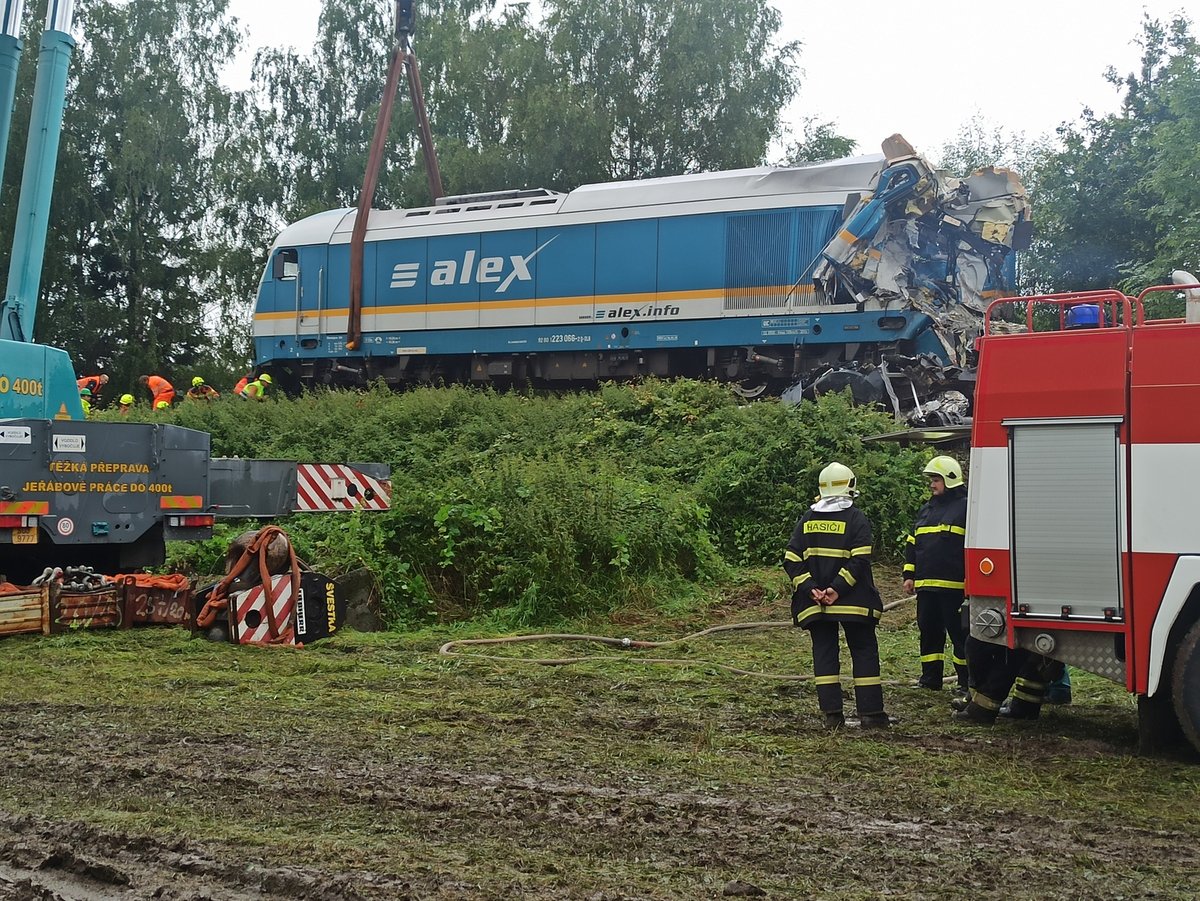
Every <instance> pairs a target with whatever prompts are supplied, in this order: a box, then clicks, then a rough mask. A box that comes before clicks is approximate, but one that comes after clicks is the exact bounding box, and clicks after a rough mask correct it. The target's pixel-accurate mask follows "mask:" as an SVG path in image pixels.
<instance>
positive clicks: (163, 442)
mask: <svg viewBox="0 0 1200 901" xmlns="http://www.w3.org/2000/svg"><path fill="white" fill-rule="evenodd" d="M72 7H73V2H72V0H48V2H47V10H46V20H45V29H44V30H43V32H42V37H41V46H40V51H39V60H38V67H37V79H36V85H35V88H34V98H33V107H32V112H31V115H30V129H29V140H28V144H27V147H26V152H25V163H24V171H23V174H22V180H21V192H20V198H19V201H18V209H17V219H16V225H15V229H14V238H13V250H12V257H11V259H10V263H9V274H8V284H7V287H6V289H5V293H4V296H3V300H2V301H0V574H2V575H6V576H7V577H8V578H9V579H10V580H12V581H15V582H19V583H28V582H29V581H30V580H31V579H32V577H33V576H34V575H35V574H36V573H38V572H41V571H42V570H43V569H44V568H45V567H46V566H69V565H79V564H89V565H92V566H93V567H95V568H97V569H98V570H100V571H106V572H131V571H133V570H135V569H138V568H141V567H145V566H153V565H157V564H159V563H161V562H162V561H163V560H164V558H165V553H166V548H165V542H166V541H171V540H176V541H189V540H200V539H204V538H208V537H210V536H211V535H212V529H213V524H214V520H215V519H216V518H217V517H222V516H225V517H274V516H280V515H284V514H287V513H290V512H300V511H310V512H317V511H336V510H356V509H366V510H378V509H384V508H386V507H387V506H388V503H389V499H390V485H389V483H388V476H389V474H390V473H389V470H388V468H387V467H386V466H383V465H377V464H353V465H350V464H345V465H343V464H333V465H318V464H312V465H306V464H299V463H296V462H294V461H289V460H244V459H220V458H213V457H212V455H211V441H210V436H209V435H208V434H207V433H204V432H200V431H197V430H195V429H186V428H182V427H179V426H175V425H170V424H138V423H104V422H89V421H87V420H86V419H85V416H84V411H83V407H82V405H81V403H80V398H79V392H78V387H77V385H76V377H75V370H74V367H73V366H72V364H71V360H70V357H69V356H68V355H67V353H66V352H64V351H63V350H61V349H58V348H54V347H49V346H46V345H44V344H38V343H35V342H34V341H33V326H34V314H35V312H36V310H37V299H38V291H39V288H40V282H41V270H42V261H43V256H44V253H45V244H46V232H47V227H48V223H49V215H50V204H51V199H52V193H53V186H54V173H55V166H56V161H57V156H58V145H59V137H60V135H61V131H62V122H63V112H64V108H65V105H66V86H67V70H68V67H69V65H70V60H71V53H72V51H73V50H74V47H75V41H74V39H73V38H72V37H71V34H70V31H71V24H72V12H73V10H72ZM23 12H24V0H4V2H3V20H2V26H3V34H2V35H0V177H2V176H3V163H4V155H3V151H4V149H5V148H6V147H7V145H8V130H9V124H10V119H11V110H12V107H13V99H14V96H15V92H16V78H17V68H18V63H19V61H20V56H21V51H22V44H21V40H20V26H21V21H22V18H23Z"/></svg>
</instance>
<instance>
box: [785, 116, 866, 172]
mask: <svg viewBox="0 0 1200 901" xmlns="http://www.w3.org/2000/svg"><path fill="white" fill-rule="evenodd" d="M857 147H858V143H857V142H856V141H854V140H852V139H850V138H847V137H843V136H842V135H840V134H838V132H837V126H836V125H835V124H834V123H832V122H818V121H817V120H816V119H813V118H811V117H810V118H806V119H803V120H802V121H801V123H800V136H799V137H798V138H796V139H795V140H794V141H792V142H791V143H790V144H788V148H787V152H786V154H785V155H784V165H787V166H799V165H801V164H803V163H821V162H824V161H825V160H837V159H841V158H843V157H847V156H850V155H851V154H852V153H854V151H855V150H856V149H857Z"/></svg>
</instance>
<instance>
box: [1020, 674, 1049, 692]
mask: <svg viewBox="0 0 1200 901" xmlns="http://www.w3.org/2000/svg"><path fill="white" fill-rule="evenodd" d="M1017 685H1018V686H1020V687H1021V688H1032V689H1033V690H1034V691H1045V690H1046V683H1045V682H1035V681H1034V680H1033V679H1023V678H1021V677H1020V676H1018V677H1017Z"/></svg>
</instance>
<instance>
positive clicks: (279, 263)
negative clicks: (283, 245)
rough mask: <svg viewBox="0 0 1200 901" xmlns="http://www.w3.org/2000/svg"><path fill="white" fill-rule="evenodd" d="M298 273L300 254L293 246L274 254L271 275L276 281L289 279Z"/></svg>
mask: <svg viewBox="0 0 1200 901" xmlns="http://www.w3.org/2000/svg"><path fill="white" fill-rule="evenodd" d="M299 274H300V254H299V252H298V251H297V250H296V249H295V248H288V249H286V250H281V251H279V252H278V253H276V254H275V260H274V262H273V263H272V269H271V276H272V277H273V278H274V279H275V280H276V281H289V280H291V279H294V278H296V277H297V276H298V275H299Z"/></svg>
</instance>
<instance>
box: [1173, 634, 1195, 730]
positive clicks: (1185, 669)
mask: <svg viewBox="0 0 1200 901" xmlns="http://www.w3.org/2000/svg"><path fill="white" fill-rule="evenodd" d="M1171 696H1172V699H1173V700H1174V703H1175V715H1176V716H1177V717H1179V725H1180V726H1181V727H1182V728H1183V734H1184V735H1186V736H1187V738H1188V741H1190V742H1191V743H1192V747H1193V748H1195V749H1196V750H1197V751H1200V623H1194V624H1193V625H1192V627H1191V628H1190V629H1188V631H1187V634H1185V635H1184V636H1183V641H1182V642H1180V644H1179V649H1178V651H1176V653H1175V667H1174V670H1173V672H1172V673H1171Z"/></svg>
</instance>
